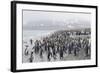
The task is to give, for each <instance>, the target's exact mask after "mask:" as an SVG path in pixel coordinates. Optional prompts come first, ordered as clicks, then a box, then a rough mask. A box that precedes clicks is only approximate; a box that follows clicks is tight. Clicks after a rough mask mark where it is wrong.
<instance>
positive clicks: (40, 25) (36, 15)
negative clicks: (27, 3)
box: [23, 10, 91, 30]
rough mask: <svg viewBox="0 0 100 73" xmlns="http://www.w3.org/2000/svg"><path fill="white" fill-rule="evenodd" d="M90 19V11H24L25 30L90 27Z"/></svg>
mask: <svg viewBox="0 0 100 73" xmlns="http://www.w3.org/2000/svg"><path fill="white" fill-rule="evenodd" d="M90 20H91V14H89V13H87V14H86V13H73V12H72V13H71V12H70V13H69V12H48V11H25V10H24V11H23V29H24V30H53V29H58V30H61V29H67V28H69V29H70V28H89V27H90V24H91V23H90V22H91V21H90Z"/></svg>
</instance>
